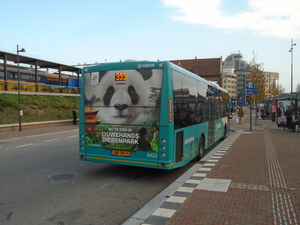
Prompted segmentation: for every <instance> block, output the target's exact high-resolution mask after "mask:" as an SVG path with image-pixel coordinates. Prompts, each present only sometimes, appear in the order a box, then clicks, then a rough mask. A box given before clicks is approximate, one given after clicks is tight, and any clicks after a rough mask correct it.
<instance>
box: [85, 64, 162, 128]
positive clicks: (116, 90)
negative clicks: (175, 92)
mask: <svg viewBox="0 0 300 225" xmlns="http://www.w3.org/2000/svg"><path fill="white" fill-rule="evenodd" d="M119 72H120V71H119V70H112V71H100V72H94V73H87V74H85V76H84V80H85V104H86V105H90V107H91V109H93V110H99V112H98V114H97V115H96V118H97V119H99V120H101V121H102V123H108V124H145V121H150V120H151V119H152V118H153V116H154V113H155V112H156V110H157V106H158V101H159V98H160V90H161V83H162V70H155V69H136V70H125V72H126V79H124V80H121V81H118V80H116V79H115V74H116V73H119Z"/></svg>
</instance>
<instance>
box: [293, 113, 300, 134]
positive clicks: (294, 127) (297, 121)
mask: <svg viewBox="0 0 300 225" xmlns="http://www.w3.org/2000/svg"><path fill="white" fill-rule="evenodd" d="M296 125H298V126H299V125H300V110H299V111H298V118H297V119H296V120H293V121H292V124H291V129H292V130H291V132H296Z"/></svg>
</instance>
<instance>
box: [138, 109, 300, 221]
mask: <svg viewBox="0 0 300 225" xmlns="http://www.w3.org/2000/svg"><path fill="white" fill-rule="evenodd" d="M253 113H254V111H253ZM254 119H255V118H254V114H253V116H252V124H253V125H252V132H250V112H249V109H247V112H246V116H245V118H244V120H243V121H242V124H241V125H237V124H236V122H235V117H234V118H233V119H232V120H231V129H235V130H236V131H235V133H234V134H233V135H231V137H230V138H229V139H228V140H225V141H224V142H223V143H222V147H220V149H219V150H218V151H217V152H216V153H214V155H213V156H211V158H210V159H208V160H207V161H205V160H206V159H205V160H204V159H202V161H200V162H199V163H200V164H203V166H201V167H200V169H198V170H197V171H196V172H195V173H194V174H193V175H192V176H191V177H190V178H189V179H187V180H186V182H185V183H184V184H183V185H182V186H181V187H180V188H179V189H178V190H177V191H175V192H174V194H173V195H172V196H167V197H168V198H167V200H166V201H165V202H164V203H163V204H162V205H161V206H160V208H158V209H157V210H156V211H155V212H154V213H153V214H152V215H151V216H150V217H149V218H148V219H147V220H146V221H144V223H141V224H143V225H146V224H147V225H148V224H153V225H165V224H166V225H189V224H192V225H196V224H207V225H217V224H218V225H221V224H224V225H225V224H243V225H248V224H249V225H250V224H251V225H258V224H269V225H271V224H274V225H282V224H286V225H291V224H293V225H297V224H300V222H299V221H300V147H299V146H300V134H299V133H291V132H289V131H287V130H284V129H283V128H281V127H277V125H276V124H275V122H271V120H258V121H257V125H254Z"/></svg>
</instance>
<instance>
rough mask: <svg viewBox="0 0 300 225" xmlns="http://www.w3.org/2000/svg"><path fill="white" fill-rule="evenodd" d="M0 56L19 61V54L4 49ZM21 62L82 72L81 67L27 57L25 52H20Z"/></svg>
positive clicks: (4, 58)
mask: <svg viewBox="0 0 300 225" xmlns="http://www.w3.org/2000/svg"><path fill="white" fill-rule="evenodd" d="M0 58H2V59H3V60H7V61H12V62H14V63H17V60H18V59H17V54H12V53H8V52H3V51H0ZM19 63H22V64H28V65H34V66H35V65H36V63H37V65H38V66H39V67H40V68H51V69H58V70H59V68H60V71H68V72H75V73H77V74H80V73H81V68H78V67H74V66H68V65H63V64H60V63H55V62H49V61H45V60H41V59H36V58H31V57H27V56H24V53H21V54H19Z"/></svg>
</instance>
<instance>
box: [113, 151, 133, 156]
mask: <svg viewBox="0 0 300 225" xmlns="http://www.w3.org/2000/svg"><path fill="white" fill-rule="evenodd" d="M112 155H118V156H127V157H129V156H130V151H121V150H112Z"/></svg>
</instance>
